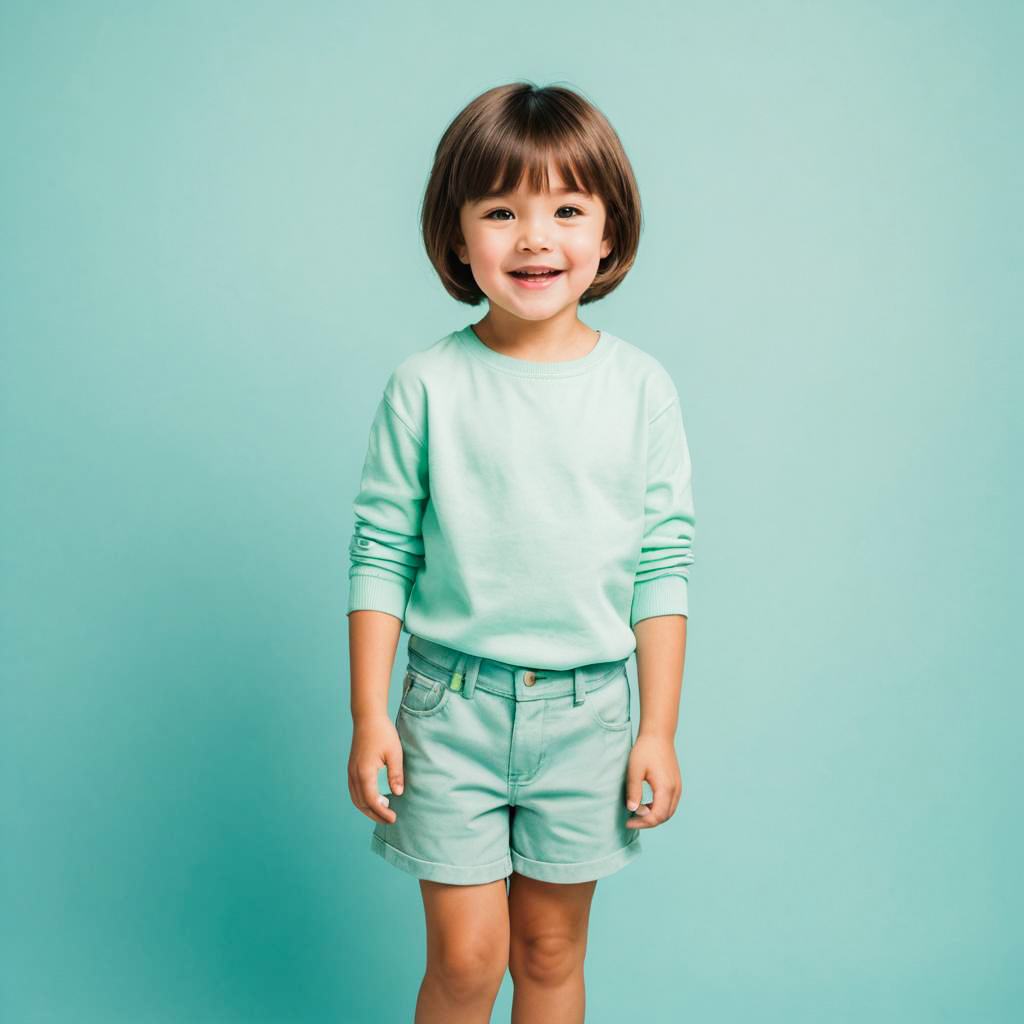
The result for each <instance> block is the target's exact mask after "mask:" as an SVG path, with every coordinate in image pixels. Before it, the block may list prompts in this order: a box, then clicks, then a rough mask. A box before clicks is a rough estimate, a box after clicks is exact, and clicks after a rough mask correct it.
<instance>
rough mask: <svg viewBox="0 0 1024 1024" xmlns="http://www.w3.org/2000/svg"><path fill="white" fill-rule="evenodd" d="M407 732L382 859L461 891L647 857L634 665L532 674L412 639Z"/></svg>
mask: <svg viewBox="0 0 1024 1024" xmlns="http://www.w3.org/2000/svg"><path fill="white" fill-rule="evenodd" d="M408 656H409V662H408V669H407V671H406V674H405V679H404V682H403V687H402V700H401V704H400V705H399V708H398V713H397V715H396V717H395V726H396V728H397V729H398V735H399V737H400V738H401V741H402V750H403V754H404V757H403V760H404V765H403V774H404V781H405V789H404V792H403V793H402V794H401V795H399V794H396V793H389V794H388V801H389V805H390V807H391V809H392V810H393V811H394V812H395V815H396V820H395V822H394V824H383V823H378V824H376V825H375V827H374V831H373V835H372V836H371V842H370V846H371V849H372V850H373V851H374V853H377V854H379V855H380V856H381V857H383V858H384V859H385V860H386V861H388V862H389V863H391V864H393V865H394V866H395V867H397V868H401V869H402V870H403V871H407V872H409V874H412V875H415V876H416V877H417V878H426V879H430V880H432V881H435V882H448V883H451V884H455V885H472V884H479V883H482V882H492V881H494V880H496V879H499V878H504V877H506V876H507V875H508V874H509V873H510V872H512V871H517V872H518V873H519V874H521V875H528V876H529V877H530V878H537V879H540V880H542V881H545V882H585V881H589V880H591V879H595V878H601V877H603V876H605V875H609V874H611V873H612V872H614V871H617V870H618V869H619V868H621V867H623V866H624V865H625V864H627V863H628V862H629V861H631V860H633V859H634V858H635V857H637V856H639V854H640V852H641V849H640V833H639V830H637V829H630V828H627V827H626V822H627V820H628V819H629V818H630V817H631V812H630V811H629V810H628V809H627V807H626V765H627V762H628V760H629V754H630V751H631V750H632V746H633V723H632V713H631V712H632V708H631V699H630V690H629V677H628V675H627V673H626V662H627V661H628V659H624V660H622V661H613V662H603V663H601V664H596V665H585V666H582V667H580V668H576V669H567V670H563V671H553V670H551V669H545V670H531V669H528V668H522V667H519V666H516V665H508V664H505V663H504V662H500V661H490V660H488V659H482V658H479V657H474V656H471V655H468V654H464V653H462V652H460V651H456V650H454V649H453V648H451V647H445V646H443V645H441V644H437V643H434V642H433V641H430V640H425V639H423V638H422V637H419V636H415V635H410V637H409V645H408Z"/></svg>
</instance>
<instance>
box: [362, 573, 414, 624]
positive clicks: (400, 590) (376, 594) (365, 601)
mask: <svg viewBox="0 0 1024 1024" xmlns="http://www.w3.org/2000/svg"><path fill="white" fill-rule="evenodd" d="M411 590H412V588H411V587H407V586H404V585H403V584H401V583H399V582H398V581H397V580H391V579H385V578H384V577H382V576H370V575H369V574H367V573H355V574H354V575H352V576H351V577H350V578H349V583H348V610H349V611H350V612H355V611H362V610H364V609H368V610H370V611H377V612H387V613H388V614H389V615H394V616H395V617H396V618H399V619H402V621H403V622H404V621H405V606H406V605H407V604H408V603H409V594H410V592H411Z"/></svg>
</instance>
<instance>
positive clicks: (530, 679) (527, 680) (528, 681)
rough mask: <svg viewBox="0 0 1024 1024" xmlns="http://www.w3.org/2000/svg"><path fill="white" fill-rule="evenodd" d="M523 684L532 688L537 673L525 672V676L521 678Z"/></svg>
mask: <svg viewBox="0 0 1024 1024" xmlns="http://www.w3.org/2000/svg"><path fill="white" fill-rule="evenodd" d="M523 682H524V683H526V685H527V686H533V684H534V683H535V682H537V673H536V672H527V673H526V675H524V676H523Z"/></svg>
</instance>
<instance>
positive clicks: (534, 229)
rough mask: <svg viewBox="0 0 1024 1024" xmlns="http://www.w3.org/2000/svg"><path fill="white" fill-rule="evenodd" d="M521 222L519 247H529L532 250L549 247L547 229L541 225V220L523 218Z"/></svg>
mask: <svg viewBox="0 0 1024 1024" xmlns="http://www.w3.org/2000/svg"><path fill="white" fill-rule="evenodd" d="M522 224H523V230H522V234H521V235H520V237H519V248H520V249H529V250H531V251H532V252H537V251H539V250H546V249H550V248H551V245H550V243H549V241H548V236H547V231H546V230H545V228H544V227H543V222H542V221H539V220H537V221H534V220H524V221H522Z"/></svg>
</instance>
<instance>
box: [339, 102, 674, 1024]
mask: <svg viewBox="0 0 1024 1024" xmlns="http://www.w3.org/2000/svg"><path fill="white" fill-rule="evenodd" d="M422 227H423V237H424V241H425V243H426V248H427V253H428V255H429V257H430V260H431V263H432V264H433V266H434V268H435V269H436V271H437V273H438V275H439V276H440V278H441V281H442V283H443V285H444V287H445V288H446V290H447V291H448V292H449V293H450V294H451V295H453V296H454V297H455V298H456V299H459V300H460V301H462V302H465V303H468V304H469V305H477V304H479V303H480V301H481V300H482V299H484V298H486V299H487V303H488V305H487V313H486V315H485V316H484V317H483V318H482V319H480V320H478V321H477V322H476V323H473V324H468V325H466V326H465V327H463V328H461V329H460V330H457V331H455V332H453V333H451V334H447V335H445V336H444V337H443V338H440V339H438V340H436V341H435V342H433V343H432V344H431V345H430V346H429V347H427V348H425V349H420V350H419V351H416V352H414V353H412V354H411V355H409V356H408V357H406V358H405V360H404V361H403V362H402V363H400V364H399V366H398V367H397V369H395V371H394V372H393V373H392V375H391V377H390V378H389V380H388V382H387V385H386V387H385V388H384V394H383V397H382V398H381V401H380V404H379V406H378V408H377V411H376V415H375V417H374V420H373V425H372V427H371V429H370V438H369V447H368V451H367V455H366V460H365V463H364V466H363V472H362V480H361V487H360V491H359V494H358V497H357V498H356V501H355V505H354V509H355V532H354V535H353V537H352V543H351V545H350V555H351V559H352V565H351V569H350V572H349V580H350V589H349V616H348V617H349V644H350V653H351V677H352V717H353V735H352V751H351V755H350V758H349V766H348V780H349V791H350V793H351V796H352V800H353V802H354V803H355V805H356V807H358V808H359V810H360V811H362V812H363V813H364V814H365V815H366V816H367V817H368V818H370V819H371V820H372V821H374V822H375V823H376V825H375V828H374V831H373V835H372V837H371V849H372V850H373V851H374V852H375V853H377V854H379V855H380V856H381V857H382V858H384V860H385V861H387V862H388V863H390V864H392V865H394V866H395V867H397V868H399V869H401V870H403V871H405V872H408V873H409V874H411V875H413V876H415V877H416V878H417V879H419V882H420V888H421V893H422V897H423V905H424V909H425V913H426V931H427V963H426V973H425V976H424V978H423V982H422V985H421V988H420V992H419V998H418V1001H417V1006H416V1018H415V1019H416V1021H417V1022H419V1024H428V1022H442V1021H443V1022H445V1024H455V1022H485V1021H488V1020H489V1019H490V1012H491V1008H492V1006H493V1004H494V1000H495V997H496V996H497V993H498V990H499V988H500V987H501V983H502V980H503V978H504V974H505V970H506V968H507V969H508V970H509V971H510V972H511V975H512V978H513V981H514V983H515V996H514V1002H513V1011H512V1019H513V1021H521V1022H530V1024H545V1022H548V1021H552V1022H555V1021H557V1022H558V1024H571V1022H576V1021H582V1020H583V1010H584V984H583V959H584V951H585V948H586V941H587V923H588V919H589V912H590V904H591V899H592V897H593V894H594V889H595V885H596V880H597V879H598V878H601V877H603V876H606V875H609V874H611V873H612V872H614V871H617V870H618V869H619V868H621V867H623V866H624V865H626V864H627V863H629V862H630V861H632V860H633V859H635V858H636V857H637V856H638V855H639V854H640V842H639V838H640V829H643V828H651V827H653V826H655V825H659V824H661V823H662V822H664V821H666V820H668V819H669V818H670V817H671V816H672V814H673V813H674V812H675V809H676V805H677V803H678V801H679V796H680V789H681V782H680V775H679V766H678V763H677V761H676V754H675V748H674V734H675V728H676V720H677V715H678V706H679V692H680V687H681V683H682V673H683V655H684V648H685V641H686V618H687V585H688V575H689V566H690V565H691V564H692V562H693V554H692V542H693V536H694V508H693V498H692V490H691V469H690V457H689V451H688V448H687V441H686V435H685V432H684V428H683V422H682V416H681V413H680V406H679V398H678V394H677V391H676V388H675V386H674V384H673V381H672V378H671V377H670V376H669V374H668V373H667V372H666V370H665V369H664V368H663V367H662V366H661V364H660V363H659V362H658V361H657V360H656V359H655V358H654V357H653V356H651V355H648V354H647V353H645V352H644V351H642V350H641V349H640V348H637V347H636V346H634V345H632V344H630V343H629V342H628V341H625V340H624V339H622V338H618V337H616V336H615V335H613V334H611V333H610V332H608V331H606V330H597V329H594V328H592V327H590V326H588V325H587V324H584V323H583V322H582V321H581V320H580V319H579V317H578V309H579V307H580V306H581V305H584V304H586V303H589V302H593V301H594V300H596V299H600V298H602V297H603V296H605V295H607V294H608V293H609V292H611V291H612V290H613V289H615V288H616V287H617V286H618V285H619V283H620V282H621V281H622V279H623V278H624V277H625V276H626V273H627V272H628V270H629V268H630V267H631V266H632V263H633V260H634V257H635V254H636V250H637V245H638V242H639V235H640V228H641V211H640V200H639V195H638V192H637V188H636V183H635V180H634V177H633V172H632V169H631V167H630V163H629V160H628V159H627V157H626V154H625V153H624V152H623V149H622V145H621V143H620V141H619V138H618V136H617V135H616V133H615V131H614V130H613V129H612V127H611V125H610V124H609V123H608V121H607V120H606V119H605V117H604V116H603V115H602V114H601V113H600V112H599V111H598V110H596V109H595V108H594V107H593V106H592V105H591V104H590V103H589V102H587V100H585V99H584V98H583V97H582V96H580V95H579V94H578V93H576V92H573V91H571V90H569V89H566V88H562V87H556V86H549V87H546V88H537V87H535V86H533V85H531V84H527V83H521V82H519V83H513V84H511V85H504V86H500V87H497V88H494V89H490V90H489V91H487V92H485V93H483V94H482V95H481V96H479V97H477V98H476V99H475V100H473V101H472V102H471V103H470V104H469V105H468V106H467V107H466V108H465V109H464V110H463V111H462V112H461V113H459V115H458V116H457V117H456V118H455V120H454V121H453V122H452V123H451V124H450V125H449V127H448V129H447V130H446V131H445V133H444V136H443V137H442V139H441V141H440V144H439V146H438V148H437V152H436V155H435V159H434V166H433V170H432V172H431V174H430V179H429V182H428V185H427V191H426V196H425V199H424V204H423V210H422ZM403 624H404V626H405V629H406V631H407V632H408V633H409V641H408V649H407V654H408V661H407V666H406V671H405V675H404V681H403V688H402V696H401V703H400V705H399V709H398V713H397V716H396V717H395V719H394V721H392V719H391V717H390V715H389V713H388V685H389V682H390V678H391V672H392V668H393V664H394V658H395V653H396V649H397V645H398V640H399V635H400V633H401V630H402V627H403ZM634 650H635V651H636V659H637V677H638V680H637V681H638V689H639V694H640V715H639V723H638V728H637V734H636V739H635V742H634V739H633V714H632V706H631V697H630V688H629V679H628V675H627V669H626V666H627V662H628V660H629V656H630V655H631V654H632V653H633V651H634ZM382 767H383V768H386V770H387V780H388V785H389V788H390V795H389V796H390V798H389V797H386V796H382V795H381V794H380V792H379V791H378V772H379V769H380V768H382ZM645 779H646V780H647V781H648V783H649V784H650V787H651V789H652V792H653V799H652V801H651V802H650V803H649V804H641V802H640V801H641V799H642V797H643V782H644V780H645ZM506 880H507V882H508V886H507V888H506Z"/></svg>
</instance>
